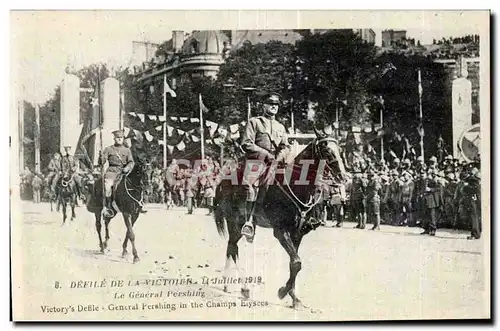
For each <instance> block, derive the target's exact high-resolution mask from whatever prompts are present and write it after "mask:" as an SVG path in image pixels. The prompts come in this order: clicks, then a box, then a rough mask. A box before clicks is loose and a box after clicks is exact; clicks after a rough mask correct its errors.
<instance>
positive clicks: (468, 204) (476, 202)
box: [463, 169, 482, 239]
mask: <svg viewBox="0 0 500 331" xmlns="http://www.w3.org/2000/svg"><path fill="white" fill-rule="evenodd" d="M464 182H465V186H464V188H463V192H464V195H465V197H466V200H465V206H464V207H465V208H464V209H465V211H466V214H467V216H469V217H468V218H469V219H470V222H471V235H470V236H469V237H468V238H467V239H479V238H481V232H482V222H481V179H480V177H479V171H478V170H477V169H473V170H472V172H471V174H470V175H469V176H468V177H467V178H466V179H465V180H464Z"/></svg>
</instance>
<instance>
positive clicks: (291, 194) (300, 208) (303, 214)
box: [277, 138, 335, 229]
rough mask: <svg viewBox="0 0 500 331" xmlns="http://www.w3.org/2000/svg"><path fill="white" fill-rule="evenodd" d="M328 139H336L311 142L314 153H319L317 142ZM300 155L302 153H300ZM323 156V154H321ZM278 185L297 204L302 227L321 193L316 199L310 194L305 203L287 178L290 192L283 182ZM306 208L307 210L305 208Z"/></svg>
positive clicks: (294, 166)
mask: <svg viewBox="0 0 500 331" xmlns="http://www.w3.org/2000/svg"><path fill="white" fill-rule="evenodd" d="M328 140H330V141H331V140H333V141H335V140H334V139H332V138H322V139H319V140H315V141H314V142H312V143H311V144H313V145H312V148H313V150H312V152H313V155H316V154H317V155H319V153H317V152H316V148H317V144H319V143H321V142H323V141H328ZM299 155H300V154H299ZM320 156H321V155H320ZM326 167H327V168H328V170H329V171H331V170H332V169H331V167H330V166H329V165H328V164H326ZM293 168H294V169H295V168H298V165H295V164H294V165H293ZM314 172H317V169H316V170H314ZM277 184H278V185H277V186H278V187H279V188H280V190H281V191H282V192H283V193H284V194H285V196H286V197H287V198H288V199H289V200H290V201H292V203H293V204H294V205H295V207H296V208H297V210H298V212H299V213H300V222H299V226H298V227H299V229H300V228H302V225H303V224H304V221H305V218H306V216H307V214H308V213H309V212H310V211H311V210H312V209H313V208H314V207H315V206H316V205H317V204H318V203H319V202H320V201H321V195H319V196H318V198H317V199H314V198H313V196H312V195H310V196H309V201H308V202H307V203H304V202H302V200H300V199H299V198H298V197H297V195H296V194H295V193H294V192H293V190H292V188H291V187H290V185H289V183H288V181H287V180H285V186H286V188H287V189H288V192H289V193H288V192H287V190H285V188H284V187H283V185H281V183H279V182H277ZM303 209H305V210H303Z"/></svg>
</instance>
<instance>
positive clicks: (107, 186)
mask: <svg viewBox="0 0 500 331" xmlns="http://www.w3.org/2000/svg"><path fill="white" fill-rule="evenodd" d="M118 175H119V173H118V172H106V173H105V174H104V195H105V196H106V198H110V197H111V194H112V192H113V191H112V190H113V185H114V184H115V181H116V178H118Z"/></svg>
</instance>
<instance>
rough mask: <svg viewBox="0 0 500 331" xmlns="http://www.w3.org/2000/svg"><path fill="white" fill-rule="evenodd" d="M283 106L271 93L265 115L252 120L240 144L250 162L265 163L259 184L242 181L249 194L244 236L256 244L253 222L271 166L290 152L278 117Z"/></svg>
mask: <svg viewBox="0 0 500 331" xmlns="http://www.w3.org/2000/svg"><path fill="white" fill-rule="evenodd" d="M280 105H281V98H280V96H279V95H278V94H277V93H269V94H268V95H267V96H266V97H265V99H264V105H263V110H264V112H263V115H262V116H256V117H252V118H250V120H249V121H248V123H247V126H246V129H245V131H244V133H243V137H242V140H241V147H242V149H243V151H244V152H245V157H246V159H247V160H260V161H263V162H264V164H265V167H264V168H263V169H262V171H261V172H260V174H259V176H258V178H257V180H256V181H250V182H249V181H246V180H244V181H243V185H244V187H245V190H246V204H245V209H246V215H247V218H246V222H245V224H244V225H243V227H242V229H241V234H242V235H244V236H245V237H246V238H247V240H248V241H253V238H254V235H255V226H256V223H257V222H256V221H255V220H254V218H253V214H254V211H255V209H256V208H257V209H259V208H260V207H261V206H260V204H261V203H262V201H263V198H264V195H265V193H266V191H267V187H268V184H269V183H268V181H267V180H266V179H265V178H266V176H267V174H268V173H269V168H270V165H271V164H272V163H273V162H275V161H277V162H279V161H282V160H284V158H285V155H286V154H287V153H288V152H289V151H290V145H289V143H288V140H287V135H286V130H285V127H284V126H283V124H281V123H280V122H278V121H277V120H276V119H275V117H276V114H277V113H278V109H279V106H280Z"/></svg>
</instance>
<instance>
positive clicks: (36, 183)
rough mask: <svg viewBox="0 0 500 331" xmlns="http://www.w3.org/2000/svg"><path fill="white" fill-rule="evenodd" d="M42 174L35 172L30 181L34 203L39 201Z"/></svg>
mask: <svg viewBox="0 0 500 331" xmlns="http://www.w3.org/2000/svg"><path fill="white" fill-rule="evenodd" d="M42 185H43V180H42V175H41V174H38V173H36V174H35V175H34V176H33V180H32V181H31V187H32V188H33V201H34V202H35V203H40V192H41V191H42Z"/></svg>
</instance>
